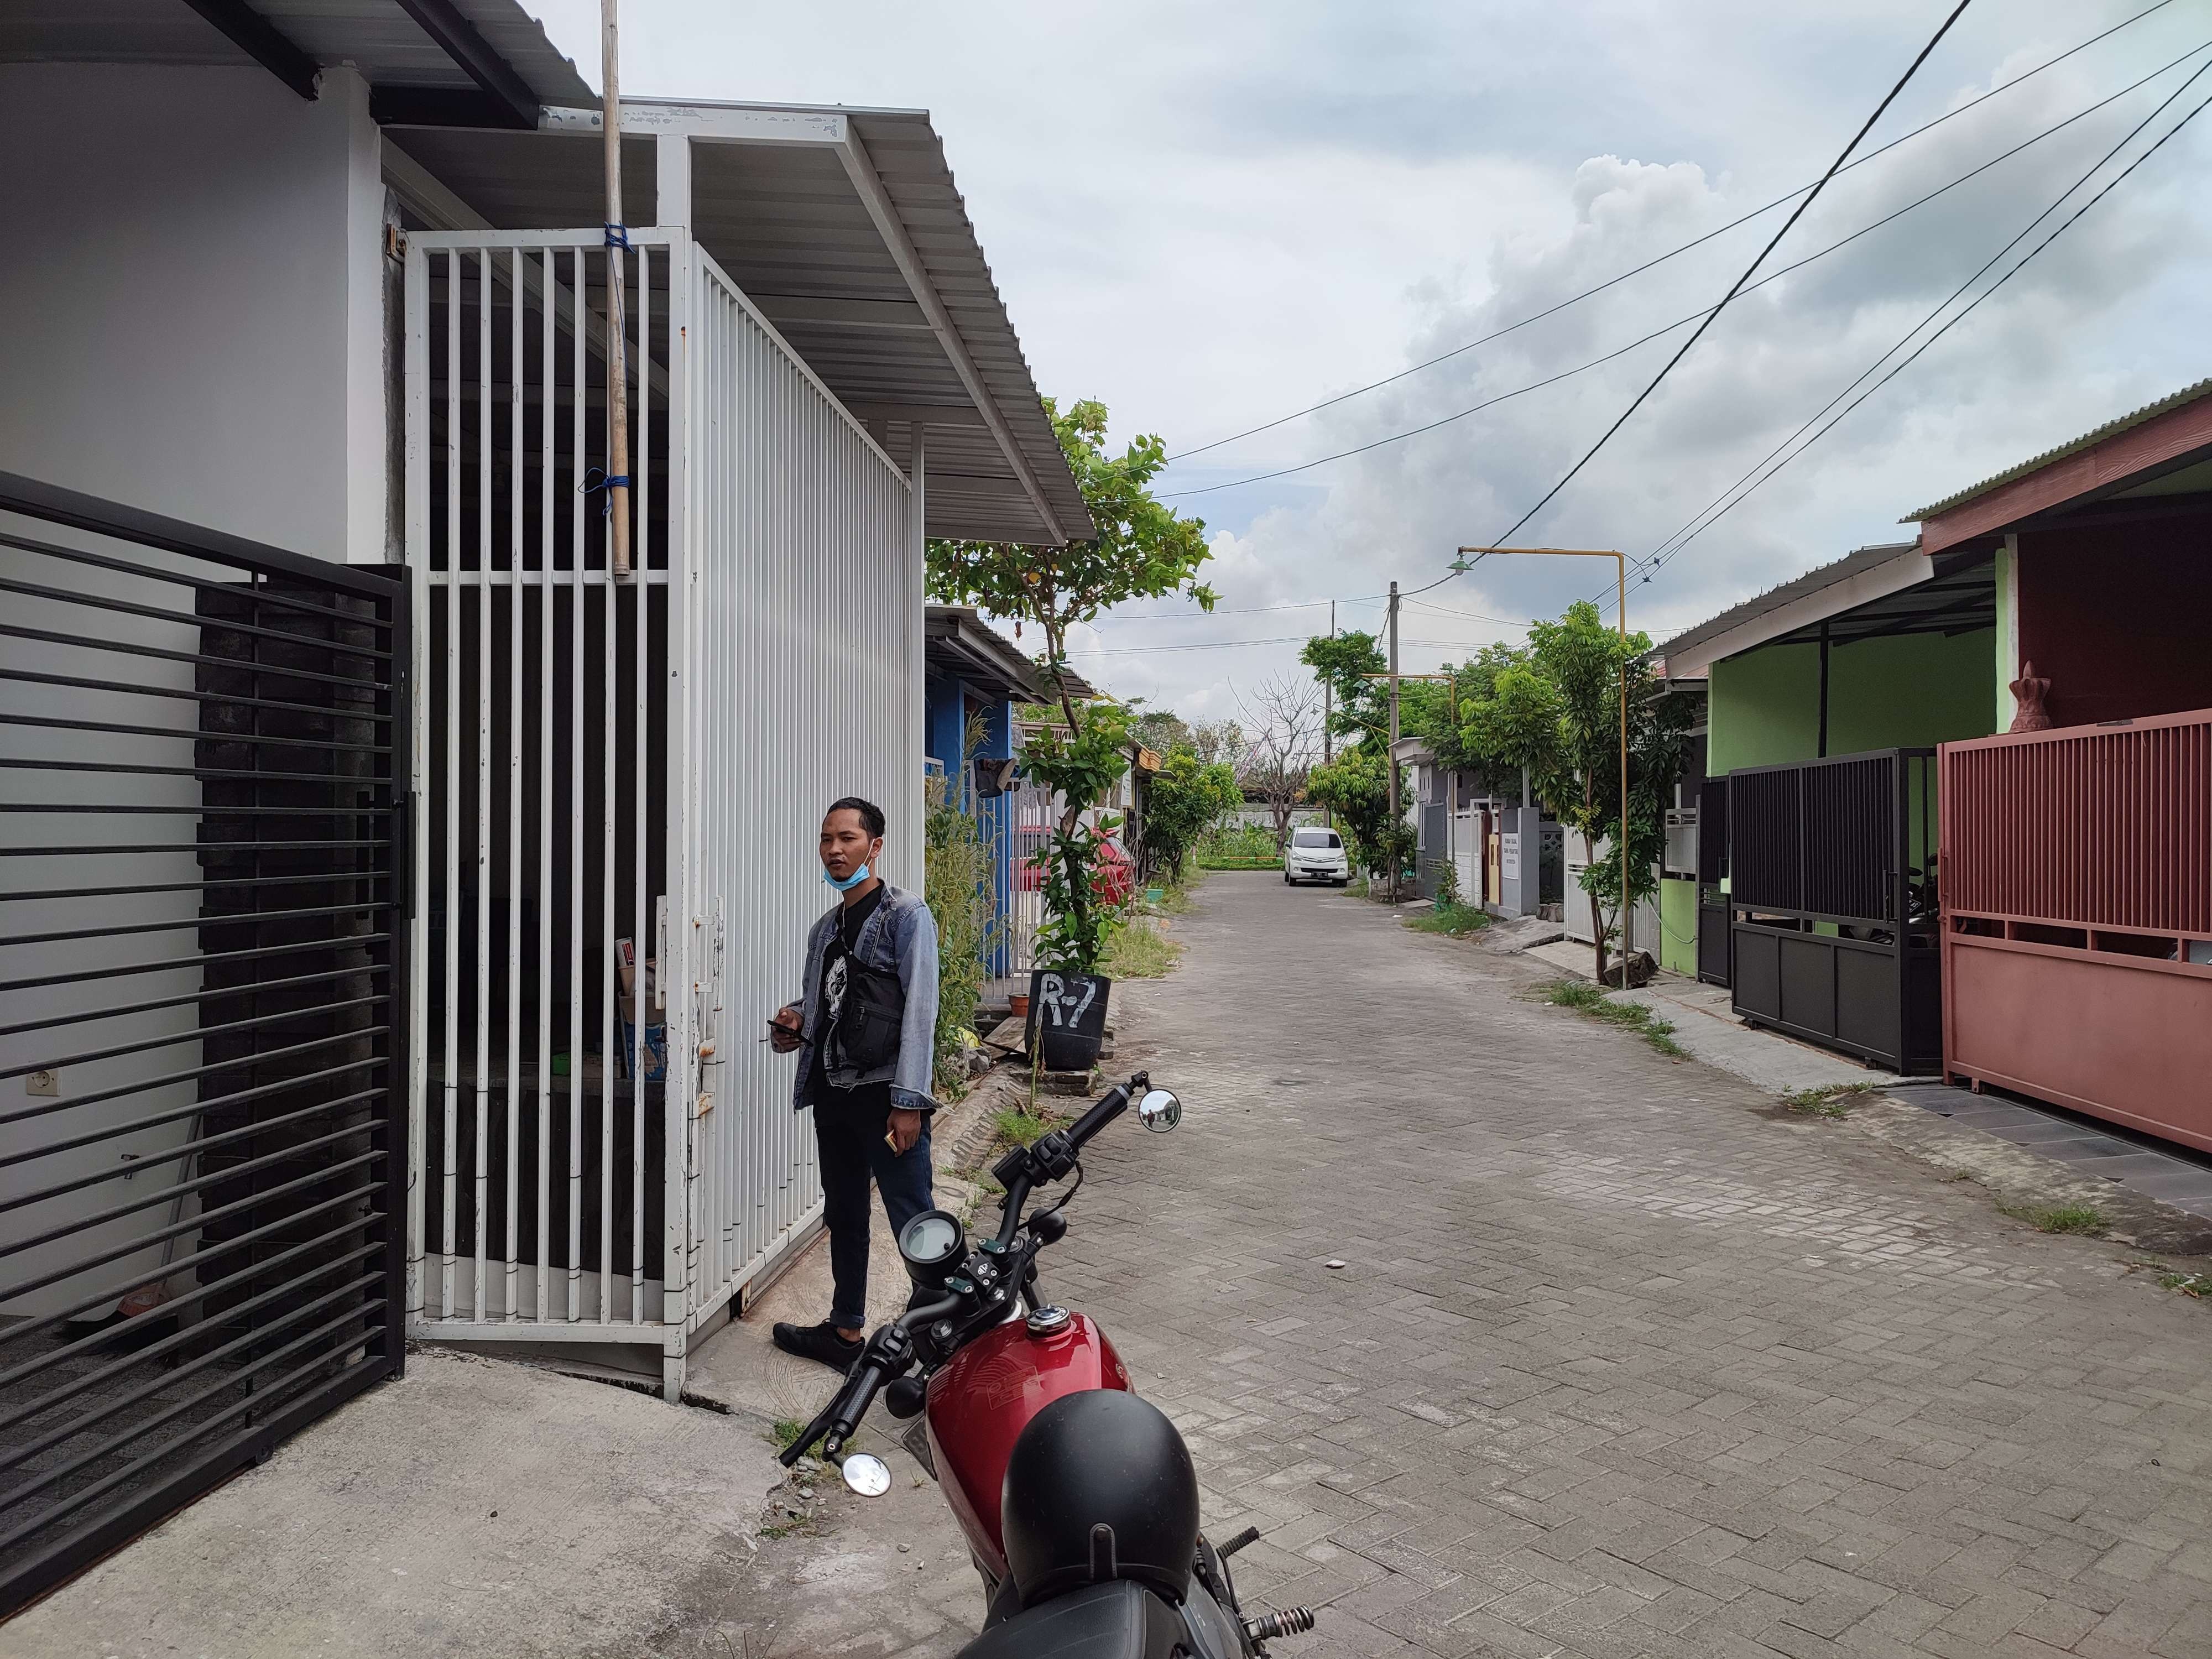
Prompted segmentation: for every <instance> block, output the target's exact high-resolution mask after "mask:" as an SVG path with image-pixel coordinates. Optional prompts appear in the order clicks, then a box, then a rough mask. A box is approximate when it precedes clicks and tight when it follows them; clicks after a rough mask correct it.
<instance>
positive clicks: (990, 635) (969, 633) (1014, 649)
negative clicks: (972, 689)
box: [921, 605, 1052, 702]
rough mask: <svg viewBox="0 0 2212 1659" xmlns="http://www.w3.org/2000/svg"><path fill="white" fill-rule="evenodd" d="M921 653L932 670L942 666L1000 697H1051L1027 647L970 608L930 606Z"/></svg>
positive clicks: (1036, 699)
mask: <svg viewBox="0 0 2212 1659" xmlns="http://www.w3.org/2000/svg"><path fill="white" fill-rule="evenodd" d="M921 653H922V659H923V660H924V661H925V662H927V663H928V664H930V665H932V666H933V667H934V666H937V665H939V664H942V665H944V666H945V667H947V668H950V669H953V670H955V671H958V672H960V673H961V674H962V675H963V678H969V679H970V680H981V681H982V682H984V683H985V684H986V686H987V688H995V689H996V690H997V691H998V694H999V695H1000V696H1004V697H1010V698H1015V699H1018V700H1019V701H1021V702H1047V701H1048V700H1049V699H1050V698H1051V696H1052V693H1051V692H1050V691H1049V690H1047V689H1046V687H1045V684H1044V682H1043V681H1042V679H1041V678H1038V669H1037V665H1036V664H1035V663H1033V662H1031V661H1030V659H1029V658H1027V657H1026V656H1024V655H1023V654H1022V648H1021V647H1019V646H1018V645H1016V644H1015V643H1014V642H1013V641H1012V640H1010V639H1008V638H1007V637H1006V635H1004V634H1001V633H1000V632H999V630H998V629H995V628H994V627H992V626H991V625H990V623H987V622H985V621H984V620H983V618H982V617H981V615H980V614H979V613H978V612H977V611H975V610H974V609H973V608H972V607H970V606H968V605H929V606H927V607H925V609H924V610H923V612H922V640H921Z"/></svg>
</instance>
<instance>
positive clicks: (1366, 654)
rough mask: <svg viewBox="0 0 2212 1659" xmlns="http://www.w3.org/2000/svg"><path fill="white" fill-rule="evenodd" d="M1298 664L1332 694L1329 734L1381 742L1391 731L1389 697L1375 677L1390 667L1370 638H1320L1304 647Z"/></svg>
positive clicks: (1371, 637) (1333, 635) (1386, 688)
mask: <svg viewBox="0 0 2212 1659" xmlns="http://www.w3.org/2000/svg"><path fill="white" fill-rule="evenodd" d="M1298 660H1299V661H1301V662H1303V663H1304V664H1305V665H1306V666H1307V667H1309V668H1310V669H1312V670H1313V671H1314V678H1316V679H1317V680H1319V681H1320V682H1321V683H1322V684H1323V685H1324V686H1326V687H1327V688H1328V690H1329V691H1330V692H1331V693H1332V694H1333V695H1332V698H1331V702H1332V705H1333V706H1332V708H1331V710H1330V714H1329V721H1328V726H1329V730H1330V731H1331V732H1334V734H1335V735H1336V736H1338V737H1340V738H1352V739H1353V740H1354V741H1355V742H1360V741H1364V740H1365V739H1366V738H1370V737H1373V738H1376V741H1378V742H1381V741H1383V739H1384V738H1385V736H1387V734H1388V732H1389V729H1390V714H1389V703H1390V693H1389V687H1388V685H1387V684H1386V683H1385V682H1383V681H1382V680H1378V679H1376V678H1375V676H1376V675H1377V674H1380V673H1383V672H1384V671H1386V670H1387V669H1389V666H1390V661H1389V658H1387V657H1385V656H1384V655H1383V650H1382V647H1380V646H1379V645H1377V644H1376V640H1375V635H1372V634H1361V633H1356V632H1355V633H1350V634H1320V635H1315V636H1314V637H1313V638H1312V639H1310V640H1308V641H1306V643H1305V649H1304V650H1303V651H1301V652H1300V653H1298Z"/></svg>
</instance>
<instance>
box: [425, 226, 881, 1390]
mask: <svg viewBox="0 0 2212 1659" xmlns="http://www.w3.org/2000/svg"><path fill="white" fill-rule="evenodd" d="M629 243H630V246H629V250H627V251H625V252H613V253H612V255H611V253H610V250H608V249H606V248H605V246H602V234H601V232H600V231H599V230H598V229H597V228H593V229H591V230H578V231H552V232H524V231H487V232H463V233H449V234H422V235H417V236H415V237H412V238H410V245H409V248H408V253H407V362H406V392H407V432H408V474H407V485H408V513H407V525H408V530H407V544H408V558H409V562H410V564H411V565H412V566H413V567H414V572H415V582H416V603H417V606H418V610H417V616H418V618H419V619H420V622H421V624H422V625H421V626H420V627H419V628H418V629H417V633H416V638H417V641H418V645H417V650H416V658H417V661H416V669H417V683H418V684H420V685H421V686H422V688H423V690H424V695H423V696H420V697H419V698H418V699H417V700H416V708H417V709H418V711H420V712H419V714H418V717H417V720H416V729H415V745H414V760H415V775H416V779H417V780H418V783H417V787H418V789H419V790H420V791H421V806H420V808H419V817H418V822H419V824H420V829H421V835H420V837H419V842H418V844H419V846H420V848H421V849H422V855H421V857H420V858H419V859H418V860H417V868H416V879H415V883H414V890H415V894H416V915H415V917H414V924H413V925H414V928H415V939H416V947H417V948H416V952H415V955H414V958H413V960H414V963H415V972H416V975H417V985H416V991H417V994H416V998H415V1000H414V1007H415V1010H416V1022H417V1032H416V1036H417V1041H416V1043H415V1045H414V1047H413V1049H412V1053H413V1054H414V1056H415V1059H414V1077H413V1079H412V1083H413V1089H412V1097H413V1101H414V1105H415V1109H414V1112H413V1114H412V1119H411V1130H410V1149H411V1155H412V1161H411V1166H410V1167H411V1168H412V1170H413V1171H414V1173H415V1179H414V1181H413V1182H412V1183H411V1186H410V1280H409V1310H410V1328H411V1329H413V1330H414V1331H415V1332H416V1334H418V1335H424V1336H431V1337H435V1338H438V1339H440V1340H481V1341H503V1342H528V1343H538V1344H544V1343H555V1344H559V1345H562V1346H564V1347H568V1348H579V1347H582V1348H586V1349H590V1350H597V1351H598V1352H599V1354H600V1356H601V1357H602V1358H604V1357H606V1356H607V1355H608V1354H610V1353H611V1354H614V1355H616V1356H618V1355H619V1353H620V1352H624V1351H628V1352H635V1349H636V1347H638V1346H644V1347H647V1348H649V1349H655V1350H658V1352H659V1371H660V1374H661V1379H662V1383H663V1386H664V1389H665V1391H666V1392H667V1393H668V1394H669V1395H671V1397H673V1396H674V1395H675V1394H676V1393H677V1392H678V1391H679V1390H680V1388H681V1385H682V1377H683V1367H684V1353H685V1351H686V1349H687V1347H688V1345H689V1342H690V1340H691V1338H692V1336H693V1334H695V1333H696V1332H697V1331H698V1330H699V1329H700V1328H701V1327H702V1325H703V1324H704V1323H705V1322H707V1321H708V1320H710V1319H712V1318H714V1316H716V1315H717V1314H718V1313H719V1312H720V1310H722V1309H724V1308H725V1307H726V1305H727V1304H728V1302H729V1298H730V1297H731V1295H732V1292H733V1291H737V1290H738V1289H739V1288H740V1287H741V1286H742V1285H744V1283H745V1282H746V1281H747V1280H748V1279H749V1278H751V1277H753V1276H755V1275H757V1274H758V1273H760V1272H761V1271H762V1270H763V1268H765V1267H769V1266H771V1265H772V1264H773V1263H774V1262H775V1259H776V1257H777V1255H778V1253H779V1251H780V1250H781V1249H785V1248H787V1247H788V1246H790V1245H792V1244H793V1243H803V1242H804V1240H805V1237H807V1236H808V1233H809V1229H810V1227H811V1225H813V1224H814V1223H815V1222H816V1221H817V1219H818V1216H819V1212H820V1201H821V1200H820V1185H819V1182H818V1179H817V1173H816V1171H815V1169H814V1159H813V1149H812V1144H811V1126H810V1125H808V1124H807V1123H805V1121H804V1120H799V1119H796V1118H794V1116H793V1113H792V1112H791V1110H790V1107H789V1091H790V1084H791V1074H790V1073H791V1062H790V1061H789V1060H773V1059H771V1057H770V1056H769V1054H767V1053H766V1051H765V1050H764V1049H761V1048H757V1045H756V1044H754V1043H753V1042H752V1041H751V1038H752V1036H754V1034H755V1032H756V1029H757V1022H758V1021H759V1020H761V1019H763V1018H765V1016H766V1014H767V1013H768V1012H769V1011H770V1010H771V1009H773V1008H774V1007H775V1006H777V1005H779V1004H781V1002H782V1001H784V1000H787V998H789V997H792V996H795V995H796V994H798V991H799V982H798V981H799V965H800V964H799V956H800V951H801V944H802V939H803V935H804V931H805V924H806V923H807V922H808V921H811V919H812V916H813V915H815V914H816V913H817V912H818V910H819V909H820V908H822V902H821V901H822V897H823V889H822V888H821V887H820V886H819V884H818V879H817V877H816V875H815V873H814V871H813V868H812V866H811V847H812V842H813V836H814V831H815V827H816V825H817V823H818V821H819V816H820V812H821V809H822V807H823V805H826V804H827V803H828V802H829V800H830V799H834V798H835V797H836V796H838V795H842V794H848V793H863V794H870V795H871V796H872V798H873V799H877V800H878V801H879V802H880V804H881V805H883V806H884V810H885V811H886V812H887V813H888V814H890V817H891V818H892V823H893V829H892V836H891V840H890V846H891V848H893V849H895V853H894V858H893V859H892V860H887V862H889V863H890V866H891V867H890V869H889V870H888V871H887V872H886V873H887V874H889V875H890V876H891V878H893V879H894V880H899V881H902V882H903V883H906V884H914V885H918V884H919V864H920V841H921V833H920V799H919V797H920V789H919V785H918V781H915V780H914V779H913V778H912V777H910V776H909V774H910V773H911V772H912V771H913V767H912V765H911V764H910V763H908V760H907V758H906V757H907V756H908V754H918V753H919V750H920V736H919V726H918V722H919V719H920V714H919V702H920V696H919V687H920V675H921V666H920V664H921V641H920V632H921V544H920V541H919V538H918V532H917V531H916V528H915V526H917V525H918V521H919V515H918V513H914V512H912V511H911V510H910V502H911V501H912V499H913V497H914V495H915V492H914V491H912V490H910V489H909V488H908V481H907V479H906V478H905V477H903V476H902V474H901V473H900V471H898V469H897V468H896V466H894V465H892V464H891V462H890V459H889V458H888V457H887V456H885V455H884V453H883V452H882V451H881V450H880V449H878V447H876V446H875V445H874V443H873V442H872V441H871V440H870V439H869V438H868V436H867V435H866V433H865V431H863V430H862V429H861V428H860V427H859V426H857V425H856V424H855V423H854V422H853V421H852V420H851V418H850V417H849V416H848V415H847V414H846V412H845V411H844V410H842V407H841V406H840V405H838V404H836V400H835V399H834V398H831V397H830V396H829V393H828V392H827V391H826V390H825V389H824V388H823V387H822V386H821V385H820V383H819V382H818V380H815V379H814V377H813V376H812V375H811V374H810V373H809V372H808V371H807V370H806V369H805V367H804V366H803V365H802V364H800V363H799V362H798V360H797V359H796V357H795V356H793V354H792V353H791V352H790V351H789V350H788V349H787V347H786V346H785V345H784V344H783V343H782V342H781V339H780V338H778V337H776V336H775V332H774V331H773V330H772V329H770V328H769V326H768V325H766V323H765V322H764V321H763V319H761V318H760V317H759V315H758V313H757V312H755V311H754V310H753V309H752V308H751V307H750V305H749V304H748V303H747V302H746V301H745V300H744V297H743V296H742V295H740V294H739V293H738V290H737V289H736V288H735V287H734V285H733V284H732V283H730V282H729V280H728V278H727V277H726V276H724V275H723V273H722V272H721V271H720V269H719V268H718V267H716V266H715V265H714V262H713V261H712V260H711V259H709V258H707V257H706V255H705V254H704V253H703V252H702V251H700V250H699V249H697V248H696V246H694V245H693V244H692V243H690V240H689V239H688V238H687V237H686V236H685V235H684V234H683V233H682V232H680V231H662V230H647V231H639V230H633V231H631V232H630V233H629ZM610 257H613V258H620V259H621V260H622V261H623V271H624V280H623V292H624V293H625V295H626V296H627V298H628V305H627V307H626V315H623V317H622V319H621V320H622V324H623V327H624V331H625V336H626V338H627V339H628V340H629V362H630V376H631V380H632V386H631V391H630V409H631V411H632V420H633V423H634V424H633V432H632V437H631V446H630V453H631V456H632V461H631V475H632V477H633V479H634V483H633V485H632V491H631V494H632V513H633V532H632V546H633V550H634V558H633V562H634V564H635V573H634V574H632V575H630V576H629V577H626V578H624V579H623V580H616V579H615V577H614V576H613V575H612V574H611V571H610V570H609V568H608V567H607V558H606V550H605V539H606V538H605V518H604V503H605V501H606V496H605V494H604V493H603V492H602V491H601V490H599V489H598V488H597V487H596V486H597V485H598V483H599V480H600V478H601V477H603V476H604V474H603V471H601V469H602V468H603V467H604V465H605V449H606V444H605V423H606V411H605V386H606V356H607V353H606V349H605V347H606V339H607V331H608V329H609V326H610V324H609V316H610V308H609V289H608V283H607V271H608V269H609V264H608V262H609V259H610ZM918 470H919V469H918V467H917V471H918ZM909 687H910V688H911V692H910V694H908V690H907V689H908V688H909ZM909 703H911V704H912V705H913V708H912V709H911V710H909V708H908V704H909ZM908 865H911V866H913V868H912V870H911V871H909V870H908V868H907V866H908ZM730 1009H735V1010H736V1015H735V1017H734V1018H731V1019H729V1020H728V1022H727V1025H728V1030H727V1034H726V1036H724V1035H723V1034H722V1029H721V1028H722V1025H723V1019H722V1016H723V1015H724V1014H725V1013H726V1012H727V1011H728V1010H730ZM607 1345H613V1346H612V1347H611V1348H610V1347H609V1346H607ZM638 1359H639V1362H640V1368H641V1369H651V1368H652V1367H651V1361H650V1359H649V1358H648V1357H647V1355H643V1354H641V1355H639V1356H638Z"/></svg>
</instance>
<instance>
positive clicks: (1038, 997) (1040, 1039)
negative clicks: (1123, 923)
mask: <svg viewBox="0 0 2212 1659" xmlns="http://www.w3.org/2000/svg"><path fill="white" fill-rule="evenodd" d="M1113 989H1114V981H1112V980H1110V979H1108V978H1106V977H1105V976H1104V975H1102V974H1063V973H1058V972H1055V971H1054V970H1052V969H1046V968H1039V969H1036V970H1035V971H1034V972H1032V973H1031V974H1030V1024H1029V1040H1030V1051H1031V1052H1032V1053H1034V1054H1036V1056H1037V1057H1038V1059H1039V1060H1040V1061H1042V1064H1043V1066H1044V1069H1045V1070H1046V1071H1048V1072H1087V1071H1089V1070H1090V1069H1091V1067H1092V1066H1095V1065H1097V1063H1098V1050H1099V1048H1100V1047H1101V1046H1102V1045H1103V1043H1104V1042H1105V1041H1106V1000H1107V998H1108V996H1109V995H1110V994H1112V992H1113Z"/></svg>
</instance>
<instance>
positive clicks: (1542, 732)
mask: <svg viewBox="0 0 2212 1659" xmlns="http://www.w3.org/2000/svg"><path fill="white" fill-rule="evenodd" d="M1562 712H1563V711H1562V709H1561V707H1560V702H1559V688H1558V687H1556V686H1554V685H1553V684H1552V682H1551V681H1550V680H1549V679H1548V678H1546V677H1545V675H1544V673H1543V671H1541V669H1540V668H1538V667H1536V666H1535V665H1534V664H1532V663H1529V662H1527V661H1522V662H1517V663H1514V664H1511V665H1508V666H1506V667H1504V668H1503V669H1501V670H1500V671H1498V675H1497V677H1496V678H1494V679H1493V680H1492V682H1491V684H1490V691H1489V695H1488V696H1480V697H1476V698H1474V699H1473V700H1471V701H1469V702H1463V703H1462V704H1461V705H1460V739H1461V743H1462V746H1463V747H1464V748H1465V749H1466V750H1467V751H1468V753H1469V754H1471V755H1474V756H1475V757H1477V758H1478V759H1480V762H1481V763H1482V764H1483V767H1484V769H1485V770H1486V771H1488V772H1490V773H1492V775H1499V774H1505V775H1511V774H1515V773H1517V774H1519V775H1520V781H1521V783H1522V791H1523V796H1522V798H1523V799H1524V801H1525V799H1527V793H1528V791H1529V790H1530V789H1531V788H1533V789H1534V790H1535V791H1536V792H1537V793H1541V794H1542V795H1543V796H1544V797H1545V799H1552V798H1553V796H1554V795H1555V794H1556V793H1557V791H1556V789H1555V788H1554V787H1553V785H1554V783H1555V781H1556V780H1557V778H1558V775H1559V716H1560V714H1561V713H1562Z"/></svg>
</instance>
